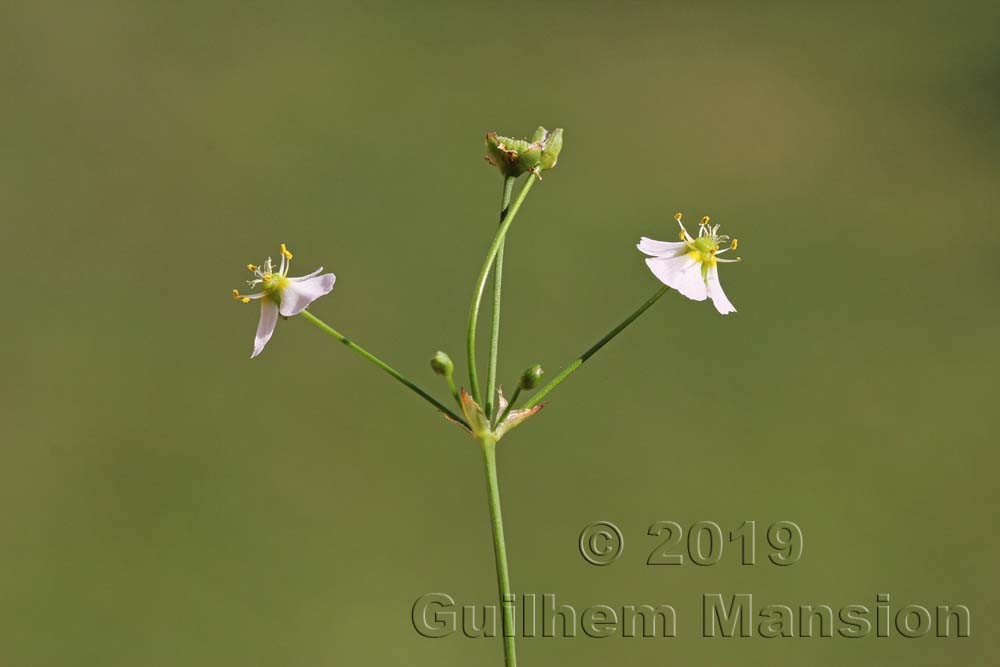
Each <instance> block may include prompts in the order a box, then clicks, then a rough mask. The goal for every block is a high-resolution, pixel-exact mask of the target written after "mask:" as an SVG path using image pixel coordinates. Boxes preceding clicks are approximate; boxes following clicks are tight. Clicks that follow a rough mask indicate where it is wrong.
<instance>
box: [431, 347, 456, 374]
mask: <svg viewBox="0 0 1000 667" xmlns="http://www.w3.org/2000/svg"><path fill="white" fill-rule="evenodd" d="M431 368H433V369H434V372H435V373H437V374H438V375H443V376H444V377H451V374H452V373H454V372H455V364H453V363H452V362H451V357H449V356H448V355H447V354H445V353H444V352H441V351H440V350H439V351H438V352H437V353H436V354H435V355H434V356H433V357H432V358H431Z"/></svg>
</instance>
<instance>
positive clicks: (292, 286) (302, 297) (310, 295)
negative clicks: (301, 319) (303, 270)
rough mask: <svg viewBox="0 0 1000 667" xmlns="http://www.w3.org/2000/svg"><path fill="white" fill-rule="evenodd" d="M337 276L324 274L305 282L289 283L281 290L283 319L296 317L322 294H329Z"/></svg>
mask: <svg viewBox="0 0 1000 667" xmlns="http://www.w3.org/2000/svg"><path fill="white" fill-rule="evenodd" d="M336 280H337V276H335V275H333V274H332V273H324V274H323V275H321V276H315V277H313V278H307V279H305V280H296V281H289V282H288V284H287V285H286V286H285V289H283V290H281V314H282V315H284V316H285V317H291V316H292V315H298V314H299V313H301V312H302V311H303V310H305V309H306V308H308V307H309V304H310V303H312V302H313V301H315V300H316V299H318V298H320V297H321V296H323V295H324V294H329V293H330V290H332V289H333V283H334V282H336Z"/></svg>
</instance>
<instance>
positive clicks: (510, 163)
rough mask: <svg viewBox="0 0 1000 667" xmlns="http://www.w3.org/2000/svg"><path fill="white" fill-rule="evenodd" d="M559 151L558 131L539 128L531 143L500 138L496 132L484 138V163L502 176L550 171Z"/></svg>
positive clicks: (560, 146)
mask: <svg viewBox="0 0 1000 667" xmlns="http://www.w3.org/2000/svg"><path fill="white" fill-rule="evenodd" d="M560 149H562V130H561V129H560V130H555V131H553V132H549V131H548V130H546V129H545V128H544V127H539V128H538V129H537V130H536V131H535V134H534V136H533V137H532V140H531V141H530V142H529V141H525V140H524V139H511V138H510V137H502V136H500V135H498V134H497V133H496V132H490V133H489V134H487V135H486V161H487V162H489V163H490V164H492V165H493V166H494V167H496V168H497V169H499V170H500V173H502V174H503V175H504V176H514V177H517V176H520V175H521V174H523V173H525V172H528V171H540V170H542V169H551V168H552V167H554V166H555V164H556V160H557V159H558V157H559V151H560Z"/></svg>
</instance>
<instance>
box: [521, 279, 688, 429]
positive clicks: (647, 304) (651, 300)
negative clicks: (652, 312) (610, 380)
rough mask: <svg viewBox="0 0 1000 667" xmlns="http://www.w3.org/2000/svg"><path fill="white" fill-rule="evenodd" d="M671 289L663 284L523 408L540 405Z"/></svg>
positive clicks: (540, 390)
mask: <svg viewBox="0 0 1000 667" xmlns="http://www.w3.org/2000/svg"><path fill="white" fill-rule="evenodd" d="M669 289H670V288H669V287H667V286H663V287H661V288H660V289H659V290H657V292H656V294H654V295H653V296H651V297H649V299H648V300H647V301H646V302H645V303H643V304H642V305H641V306H639V308H638V309H637V310H636V311H635V312H634V313H632V314H631V315H629V316H628V317H626V318H625V319H624V320H622V322H621V323H620V324H619V325H618V326H616V327H615V328H614V329H612V330H611V331H609V332H608V333H606V334H605V335H604V337H603V338H601V340H599V341H597V342H596V343H594V344H593V345H591V346H590V347H589V348H587V351H586V352H584V353H583V354H581V355H580V356H579V357H577V358H576V360H574V361H573V363H571V364H570V365H569V366H567V367H566V368H564V369H563V370H562V372H561V373H559V375H557V376H555V377H554V378H552V381H551V382H549V383H548V384H547V385H545V386H544V387H542V388H541V389H539V390H538V391H537V392H536V393H535V395H534V396H532V397H531V398H530V399H529V400H528V402H527V403H526V404H525V406H524V408H523V409H525V410H526V409H528V408H533V407H534V406H536V405H538V404H539V403H540V402H541V400H542V399H543V398H545V396H546V394H548V393H549V392H550V391H552V390H553V389H555V388H556V387H558V386H559V383H561V382H562V381H563V380H565V379H566V378H568V377H569V376H570V375H572V374H573V372H574V371H575V370H576V369H578V368H579V367H580V366H582V365H583V362H585V361H587V359H590V358H591V357H592V356H594V355H595V354H597V351H598V350H600V349H601V348H602V347H604V346H605V345H607V344H608V343H609V342H610V341H611V339H612V338H614V337H615V336H617V335H618V334H620V333H621V332H622V331H624V330H625V328H626V327H627V326H628V325H630V324H632V322H634V321H635V320H636V319H638V317H639V316H640V315H642V314H643V313H645V312H646V311H647V310H649V308H650V306H652V305H653V304H654V303H656V302H657V301H658V300H659V299H660V297H661V296H663V295H664V294H666V293H667V290H669Z"/></svg>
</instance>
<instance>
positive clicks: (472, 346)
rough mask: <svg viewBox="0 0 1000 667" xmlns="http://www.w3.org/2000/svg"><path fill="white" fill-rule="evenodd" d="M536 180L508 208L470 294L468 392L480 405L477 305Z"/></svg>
mask: <svg viewBox="0 0 1000 667" xmlns="http://www.w3.org/2000/svg"><path fill="white" fill-rule="evenodd" d="M537 180H538V175H537V174H535V173H532V174H531V175H530V176H528V182H527V183H525V184H524V187H522V188H521V192H519V193H518V195H517V199H516V200H514V204H513V205H512V206H511V207H510V211H509V212H508V213H507V215H506V217H504V220H503V223H501V225H500V229H498V230H497V234H496V236H495V237H494V238H493V244H492V245H491V246H490V249H489V251H488V252H487V253H486V261H484V262H483V268H482V269H480V271H479V278H478V279H477V280H476V288H475V291H474V292H473V293H472V306H471V307H470V308H469V328H468V331H467V332H466V348H467V351H468V355H469V385H470V386H469V391H470V392H472V398H473V400H475V401H476V403H479V404H482V401H481V400H480V398H481V397H480V393H479V373H478V372H477V371H476V324H477V323H478V322H479V305H480V304H481V303H482V301H483V291H484V290H485V289H486V279H487V278H489V275H490V269H491V268H492V267H493V260H495V259H496V256H497V253H498V252H500V245H501V244H502V243H503V240H504V237H505V236H506V235H507V230H508V229H510V225H511V223H512V222H514V218H516V217H517V212H518V211H519V210H521V204H523V203H524V200H525V198H526V197H527V196H528V193H529V192H531V186H533V185H534V184H535V181H537Z"/></svg>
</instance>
